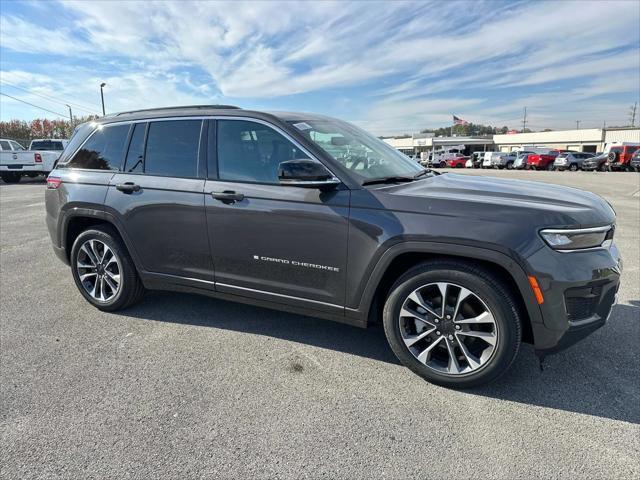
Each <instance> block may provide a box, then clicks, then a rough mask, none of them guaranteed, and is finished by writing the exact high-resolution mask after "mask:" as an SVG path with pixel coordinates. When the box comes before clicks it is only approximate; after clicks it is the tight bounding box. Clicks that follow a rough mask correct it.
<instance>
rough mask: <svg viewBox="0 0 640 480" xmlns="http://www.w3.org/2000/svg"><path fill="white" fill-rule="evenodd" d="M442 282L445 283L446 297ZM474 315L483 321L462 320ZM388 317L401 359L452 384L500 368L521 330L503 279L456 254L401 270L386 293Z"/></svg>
mask: <svg viewBox="0 0 640 480" xmlns="http://www.w3.org/2000/svg"><path fill="white" fill-rule="evenodd" d="M441 285H446V286H445V287H443V288H445V292H446V293H444V297H445V298H446V299H447V301H445V302H442V298H443V294H442V290H441ZM425 292H426V293H425ZM456 292H457V293H456ZM466 292H469V294H467V293H466ZM434 295H435V296H434ZM438 295H439V297H438ZM465 295H466V296H465ZM438 298H439V299H440V300H438ZM460 298H462V300H459V299H460ZM414 299H417V300H418V301H419V302H420V303H418V302H416V301H415V300H414ZM428 299H430V300H428ZM442 303H444V304H445V308H444V309H443V308H442ZM422 305H424V306H426V308H423V307H421V306H422ZM456 305H458V307H456ZM421 308H422V311H420V309H421ZM443 310H444V311H443ZM412 312H416V313H417V315H414V314H412ZM421 318H423V319H424V320H421ZM472 318H475V319H476V320H480V319H482V321H479V322H468V321H467V322H466V323H465V322H464V320H470V319H472ZM436 319H437V320H436ZM383 323H384V330H385V334H386V336H387V340H388V341H389V345H390V346H391V349H392V350H393V352H394V353H395V354H396V356H397V357H398V359H399V360H400V362H402V364H403V365H405V366H406V367H408V368H409V369H411V370H412V371H413V372H414V373H416V374H418V375H420V376H421V377H423V378H424V379H426V380H428V381H430V382H432V383H435V384H438V385H442V386H445V387H453V388H469V387H475V386H478V385H482V384H485V383H488V382H491V381H493V380H495V379H496V378H498V377H499V376H500V375H502V374H503V373H504V372H505V371H506V370H507V369H508V368H509V367H510V366H511V364H512V363H513V361H514V359H515V358H516V355H517V353H518V350H519V348H520V343H521V336H522V328H521V320H520V315H519V312H518V308H517V307H516V301H515V299H514V297H513V294H512V293H511V291H510V289H509V288H508V287H507V286H506V285H505V284H504V282H503V280H502V279H500V277H498V276H497V275H495V274H494V273H492V272H490V271H489V270H485V269H484V268H481V267H478V266H475V265H473V264H470V263H466V262H460V261H453V260H436V261H429V262H425V263H422V264H419V265H416V266H415V267H413V268H412V269H410V270H409V271H407V272H406V273H405V274H404V275H402V276H401V277H400V278H399V279H398V280H397V281H396V282H395V283H394V285H393V286H392V287H391V290H390V294H389V296H388V297H387V300H386V303H385V306H384V312H383ZM478 329H479V330H478ZM465 342H467V343H465ZM491 342H493V343H491ZM454 359H455V360H454Z"/></svg>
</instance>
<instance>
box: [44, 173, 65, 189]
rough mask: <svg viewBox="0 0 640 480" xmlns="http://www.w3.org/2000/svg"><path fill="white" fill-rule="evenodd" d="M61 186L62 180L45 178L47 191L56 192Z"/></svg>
mask: <svg viewBox="0 0 640 480" xmlns="http://www.w3.org/2000/svg"><path fill="white" fill-rule="evenodd" d="M60 185H62V179H61V178H60V177H52V176H48V177H47V189H48V190H56V189H57V188H58V187H60Z"/></svg>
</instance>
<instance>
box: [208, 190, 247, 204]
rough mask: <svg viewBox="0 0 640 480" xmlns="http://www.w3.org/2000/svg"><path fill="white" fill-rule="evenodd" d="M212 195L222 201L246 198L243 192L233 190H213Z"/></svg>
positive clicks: (233, 201) (232, 201)
mask: <svg viewBox="0 0 640 480" xmlns="http://www.w3.org/2000/svg"><path fill="white" fill-rule="evenodd" d="M211 196H212V197H213V198H215V199H216V200H220V201H221V202H222V203H227V204H229V203H235V202H241V201H242V200H244V195H243V194H242V193H236V192H234V191H233V190H225V191H224V192H211Z"/></svg>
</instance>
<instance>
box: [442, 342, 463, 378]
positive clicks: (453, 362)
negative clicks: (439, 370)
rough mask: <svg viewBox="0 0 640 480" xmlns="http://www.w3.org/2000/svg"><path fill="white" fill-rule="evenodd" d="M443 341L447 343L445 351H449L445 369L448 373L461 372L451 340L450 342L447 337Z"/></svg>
mask: <svg viewBox="0 0 640 480" xmlns="http://www.w3.org/2000/svg"><path fill="white" fill-rule="evenodd" d="M445 342H446V344H447V352H448V353H449V363H448V364H447V371H448V372H449V373H460V372H462V369H461V368H460V364H459V363H458V359H457V358H456V352H455V350H454V348H453V342H451V341H450V340H449V339H448V338H446V339H445Z"/></svg>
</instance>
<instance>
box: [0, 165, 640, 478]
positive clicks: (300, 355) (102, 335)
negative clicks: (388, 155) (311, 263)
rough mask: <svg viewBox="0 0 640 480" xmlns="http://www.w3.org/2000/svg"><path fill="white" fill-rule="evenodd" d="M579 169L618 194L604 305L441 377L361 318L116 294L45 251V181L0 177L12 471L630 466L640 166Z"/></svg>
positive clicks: (638, 336)
mask: <svg viewBox="0 0 640 480" xmlns="http://www.w3.org/2000/svg"><path fill="white" fill-rule="evenodd" d="M456 173H462V174H472V175H495V176H500V177H514V178H521V179H530V180H534V181H548V182H552V183H559V184H565V185H571V186H575V187H578V188H583V189H587V190H591V191H594V192H596V193H599V194H600V195H603V196H604V197H605V198H606V199H607V200H609V202H611V203H612V205H613V206H614V208H615V210H616V212H617V214H618V229H617V232H616V238H617V243H618V245H619V247H620V250H621V252H622V255H623V258H624V262H625V263H624V265H625V270H624V273H623V283H622V287H621V290H620V303H619V305H617V306H616V307H615V310H614V313H613V315H612V317H611V319H610V321H609V323H608V324H607V325H606V326H605V327H604V328H602V329H600V330H599V331H597V332H596V333H594V334H593V335H591V336H590V337H588V338H587V339H586V340H584V341H583V342H581V343H580V344H578V345H576V346H574V347H572V348H571V349H569V350H567V351H565V352H562V353H560V354H557V355H555V356H552V357H549V358H548V359H547V362H546V368H545V370H544V372H541V371H540V369H539V366H538V363H537V360H536V357H535V356H534V354H533V350H532V349H531V348H529V347H525V348H523V350H522V351H521V353H520V355H519V357H518V359H517V360H516V362H515V364H514V365H513V367H512V369H511V370H510V371H509V372H508V373H507V374H506V375H505V376H504V377H502V378H501V379H500V380H499V381H498V382H496V383H494V384H492V385H490V386H488V387H484V388H481V389H476V390H472V391H462V392H460V391H453V390H447V389H444V388H441V387H437V386H433V385H430V384H429V383H426V382H425V381H423V380H422V379H420V378H419V377H417V376H416V375H414V374H412V373H411V372H410V371H409V370H408V369H405V368H404V367H402V366H400V365H399V363H398V362H397V361H396V360H395V358H394V356H393V354H392V353H391V351H390V349H389V348H388V347H387V345H386V341H385V338H384V334H383V331H382V329H381V328H379V327H374V328H371V329H368V330H360V329H357V328H353V327H349V326H346V325H340V324H336V323H332V322H328V321H323V320H317V319H313V318H308V317H302V316H297V315H292V314H286V313H280V312H275V311H270V310H265V309H261V308H256V307H250V306H243V305H239V304H234V303H229V302H224V301H219V300H214V299H209V298H205V297H198V296H194V295H187V294H178V293H162V292H149V293H148V294H147V296H146V298H145V301H144V302H143V303H142V304H140V305H138V306H136V307H134V308H132V309H129V310H127V311H124V312H121V313H120V314H108V313H102V312H100V311H98V310H96V309H94V308H93V307H91V306H90V305H89V304H88V303H86V302H85V301H84V300H83V298H82V297H81V295H80V294H79V293H78V292H77V290H76V288H75V286H74V284H73V280H72V278H71V275H70V273H69V271H68V267H66V266H64V265H63V264H62V263H60V262H59V261H58V260H57V258H56V257H55V256H54V255H53V252H52V250H51V246H50V240H49V236H48V233H47V231H46V227H45V225H44V199H43V191H44V185H43V183H42V181H39V182H38V181H29V182H28V183H27V182H25V183H21V184H19V185H4V184H2V185H0V239H1V242H0V309H1V329H0V341H1V349H0V359H1V372H0V373H1V376H0V383H1V386H2V398H1V402H2V403H1V408H0V411H1V415H2V417H1V430H2V433H1V438H2V445H1V452H0V456H1V458H2V459H3V460H2V462H1V463H2V466H1V467H0V468H1V470H0V476H1V477H3V478H145V479H146V478H213V477H217V478H252V477H262V478H264V477H269V478H318V477H325V478H362V477H374V478H378V477H385V478H408V477H414V478H415V477H420V478H426V477H435V478H503V479H507V478H508V479H512V478H533V477H540V478H599V479H601V478H638V477H639V476H640V460H639V459H640V451H639V450H640V409H639V405H640V387H639V385H640V382H639V381H638V371H639V367H640V355H639V353H638V352H639V351H640V350H639V340H640V270H639V263H640V240H639V237H640V196H639V193H638V191H639V190H640V175H639V174H633V173H600V172H598V173H587V172H576V173H572V172H562V173H560V172H530V171H526V172H514V171H490V172H488V171H484V170H461V171H459V172H458V171H456Z"/></svg>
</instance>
